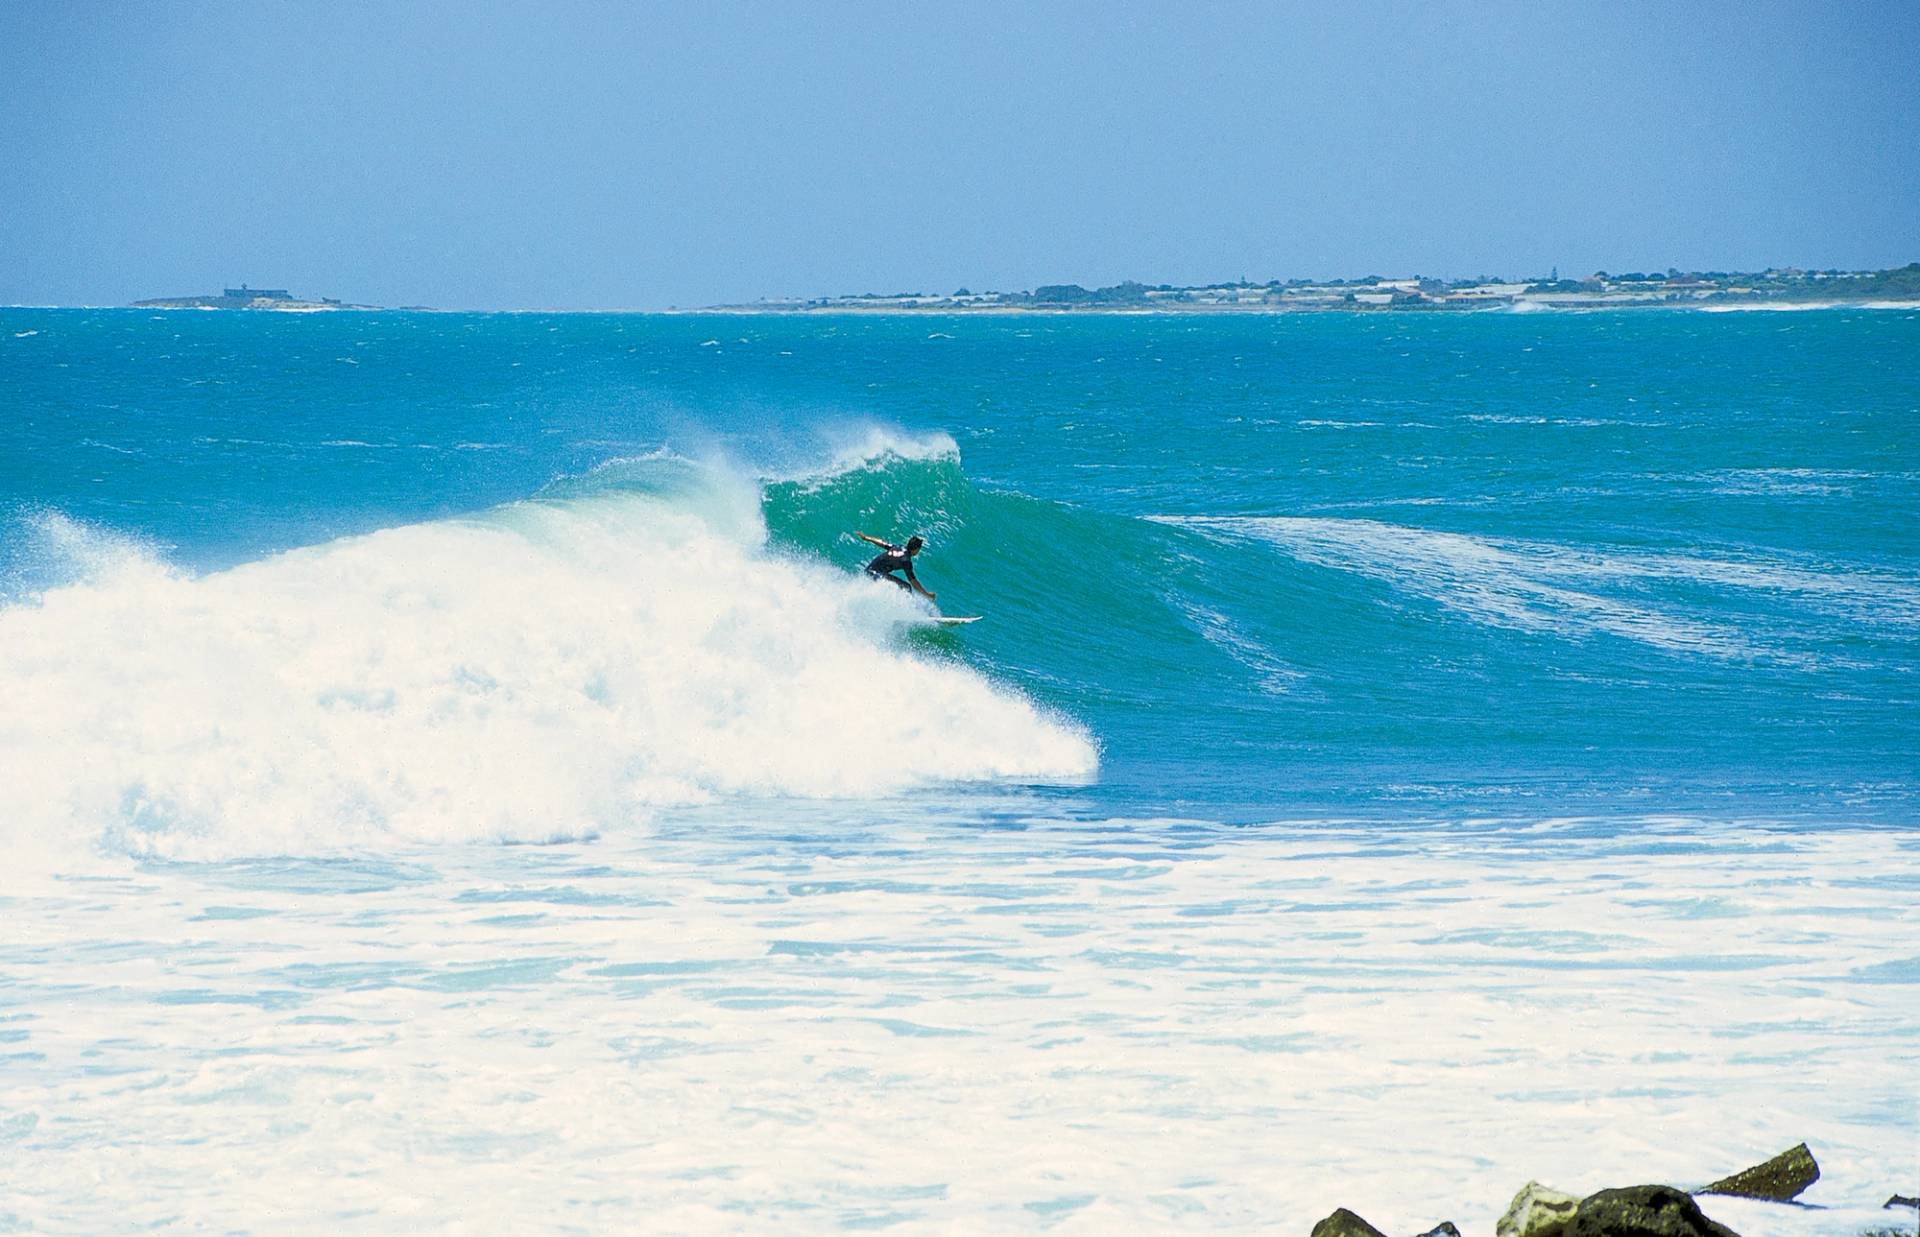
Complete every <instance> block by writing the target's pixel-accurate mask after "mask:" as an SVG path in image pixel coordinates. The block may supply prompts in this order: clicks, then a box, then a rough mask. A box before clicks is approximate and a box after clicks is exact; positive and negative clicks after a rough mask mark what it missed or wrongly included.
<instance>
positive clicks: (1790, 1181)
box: [1695, 1143, 1820, 1203]
mask: <svg viewBox="0 0 1920 1237" xmlns="http://www.w3.org/2000/svg"><path fill="white" fill-rule="evenodd" d="M1818 1180H1820V1166H1819V1165H1818V1164H1815V1163H1814V1162H1813V1152H1811V1151H1808V1150H1807V1144H1805V1143H1801V1144H1800V1145H1799V1146H1797V1147H1789V1148H1788V1149H1787V1150H1785V1151H1782V1152H1781V1153H1780V1154H1779V1155H1776V1156H1774V1157H1773V1158H1772V1159H1771V1160H1768V1161H1767V1162H1766V1163H1764V1164H1755V1165H1754V1166H1753V1167H1752V1168H1749V1169H1746V1170H1744V1171H1742V1172H1737V1173H1735V1174H1734V1175H1733V1176H1731V1177H1722V1178H1721V1179H1720V1180H1718V1181H1716V1182H1714V1183H1713V1184H1712V1185H1710V1186H1707V1187H1705V1188H1703V1189H1700V1190H1697V1191H1695V1193H1698V1194H1731V1195H1733V1196H1734V1197H1735V1198H1761V1199H1765V1200H1766V1201H1768V1202H1770V1203H1789V1202H1792V1201H1793V1200H1794V1199H1795V1198H1796V1197H1798V1196H1799V1194H1800V1191H1802V1190H1804V1189H1806V1188H1807V1187H1808V1186H1810V1185H1812V1184H1813V1183H1814V1182H1816V1181H1818Z"/></svg>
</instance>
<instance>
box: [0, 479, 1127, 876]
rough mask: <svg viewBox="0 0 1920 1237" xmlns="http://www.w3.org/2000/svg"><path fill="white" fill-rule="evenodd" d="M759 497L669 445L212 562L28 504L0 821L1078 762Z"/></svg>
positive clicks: (822, 782)
mask: <svg viewBox="0 0 1920 1237" xmlns="http://www.w3.org/2000/svg"><path fill="white" fill-rule="evenodd" d="M950 445H951V444H950V443H949V444H948V446H949V447H950ZM760 501H761V495H760V490H759V486H758V484H757V483H756V482H753V481H751V480H748V479H746V478H743V477H740V476H738V475H735V474H733V473H731V472H729V471H727V470H725V469H722V468H718V467H714V466H708V465H702V464H698V463H695V462H692V461H689V460H686V459H682V458H680V457H677V456H673V455H670V454H666V453H662V454H659V455H655V456H650V457H647V458H643V459H633V460H621V461H614V462H612V463H609V464H606V465H603V466H602V467H600V468H598V469H596V470H594V471H593V472H592V473H591V474H589V475H587V476H585V477H580V478H572V479H568V480H563V481H561V482H557V483H556V484H554V485H553V486H550V487H548V489H547V490H546V491H545V492H543V493H541V494H540V495H538V496H536V497H534V498H532V499H529V500H527V501H524V502H519V503H515V504H511V505H509V506H506V507H503V508H500V509H497V510H494V511H492V512H489V513H486V514H484V515H482V516H479V517H476V518H470V519H457V520H446V521H437V522H431V523H424V524H415V525H409V526H405V527H398V528H391V529H387V530H384V531H380V532H376V533H373V534H370V535H366V536H358V537H350V538H345V539H342V540H338V541H334V542H331V543H328V544H324V545H320V546H315V547H312V548H307V549H299V550H293V551H290V552H287V553H282V554H278V555H275V556H273V557H270V558H267V559H264V560H261V561H257V562H253V563H248V564H245V565H242V566H239V567H236V568H233V569H231V570H226V571H219V572H214V573H210V574H204V575H194V574H190V573H187V572H183V571H180V570H178V569H176V568H174V567H172V566H170V565H169V564H168V563H167V562H166V561H165V560H164V559H163V558H162V557H161V556H160V555H159V554H158V553H157V552H156V551H154V550H153V549H152V548H150V547H145V546H142V545H139V544H137V543H135V542H132V541H129V540H127V539H124V538H119V537H116V536H115V535H113V534H111V533H107V532H103V531H101V530H98V529H93V528H89V527H87V526H85V525H82V524H79V523H77V522H74V521H71V520H68V519H66V518H64V517H62V516H59V515H57V514H45V513H42V514H39V515H36V516H34V517H33V518H32V519H31V520H29V521H28V522H27V526H26V528H25V530H24V533H23V535H24V536H26V537H28V538H31V539H35V540H36V541H37V542H39V543H42V544H43V545H44V547H45V551H44V553H42V554H38V555H36V556H33V559H34V561H36V562H42V563H45V562H51V561H53V560H58V561H60V562H63V563H65V564H66V567H65V570H64V573H63V574H64V576H65V581H64V582H61V583H52V584H49V583H47V580H46V577H47V576H48V575H49V574H62V573H54V571H53V568H52V567H46V568H45V569H44V570H42V571H41V572H39V573H38V575H39V576H40V577H41V578H38V579H36V580H34V581H30V582H29V583H30V584H32V585H33V587H32V588H31V589H30V590H29V591H27V593H26V595H24V596H16V599H15V600H14V602H13V603H12V604H10V605H7V606H6V607H5V608H3V609H0V683H4V684H5V686H6V689H7V694H8V698H9V707H8V708H7V709H6V710H5V711H4V715H0V751H5V752H7V753H8V755H9V763H10V764H11V765H12V767H11V768H10V769H9V770H8V773H7V776H6V777H5V778H3V779H0V829H3V830H4V831H5V834H4V835H5V836H7V839H8V842H9V846H10V849H13V850H14V851H15V852H16V853H20V852H21V851H23V850H31V851H50V850H66V849H71V848H73V847H88V848H95V849H105V850H108V851H110V852H122V853H134V854H141V855H153V856H160V857H169V858H214V857H224V856H231V855H242V854H283V853H292V854H306V853H313V852H324V851H331V850H338V849H348V848H361V847H369V846H379V845H382V844H384V843H386V842H389V841H395V840H397V841H402V842H434V841H459V840H468V839H492V840H545V839H554V838H560V837H569V836H580V835H585V834H590V833H593V832H595V831H598V830H602V829H606V828H611V827H618V826H621V825H623V824H630V823H632V822H635V821H637V820H643V819H644V818H645V817H646V816H647V814H648V813H649V812H650V811H652V810H654V809H658V808H662V807H669V806H676V805H686V804H695V803H702V802H710V801H715V800H723V799H745V798H756V797H856V798H868V797H883V796H889V795H894V794H898V793H901V792H904V791H909V790H912V789H914V788H918V787H926V786H931V785H938V784H942V783H950V782H962V781H974V780H981V779H995V780H1012V781H1018V782H1060V781H1077V780H1083V779H1085V778H1087V777H1089V776H1091V775H1092V774H1093V772H1094V770H1095V768H1096V764H1097V753H1096V749H1095V745H1094V743H1093V741H1092V739H1091V738H1090V737H1089V735H1088V734H1087V733H1086V732H1085V731H1084V730H1083V729H1082V728H1080V727H1079V726H1078V725H1076V724H1074V723H1072V722H1071V721H1068V720H1065V719H1063V718H1060V717H1057V716H1053V715H1051V714H1049V713H1048V712H1047V711H1046V710H1044V709H1042V708H1041V707H1039V706H1036V705H1035V704H1034V703H1032V702H1030V701H1029V700H1028V699H1027V698H1026V697H1025V696H1024V695H1022V694H1021V693H1020V692H1019V691H1017V690H1016V689H1014V688H1012V687H1009V686H1007V685H1005V684H1003V683H998V682H995V681H993V680H991V679H989V678H988V677H987V676H986V675H984V674H982V673H980V672H978V671H976V670H974V669H970V668H968V667H966V666H964V665H961V664H958V663H957V662H955V661H953V660H951V659H941V658H938V657H936V656H933V655H931V654H928V653H924V652H917V651H915V650H914V649H913V648H911V647H904V646H903V644H902V642H901V641H900V640H899V639H898V631H899V624H900V622H901V620H903V619H907V618H910V617H912V616H913V615H914V614H915V613H916V612H915V611H914V609H913V606H912V603H911V602H910V601H909V600H908V599H907V598H906V597H905V596H904V595H901V594H897V593H895V592H894V590H891V589H883V588H878V587H876V586H874V585H872V584H871V583H870V582H867V581H865V580H862V579H859V578H858V577H857V576H855V575H853V574H851V573H848V572H845V571H837V570H833V569H831V568H829V567H826V566H823V565H821V564H819V563H818V562H817V560H816V561H808V560H804V559H801V558H799V557H798V556H794V555H790V554H782V553H775V552H770V550H769V547H768V537H767V531H766V526H765V523H764V520H763V517H762V515H761V510H760ZM16 591H17V590H16Z"/></svg>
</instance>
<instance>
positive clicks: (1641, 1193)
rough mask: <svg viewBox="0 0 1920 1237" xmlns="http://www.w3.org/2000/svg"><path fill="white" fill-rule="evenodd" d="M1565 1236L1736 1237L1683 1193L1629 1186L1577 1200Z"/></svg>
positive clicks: (1653, 1187)
mask: <svg viewBox="0 0 1920 1237" xmlns="http://www.w3.org/2000/svg"><path fill="white" fill-rule="evenodd" d="M1564 1234H1565V1237H1739V1234H1738V1233H1735V1232H1734V1231H1733V1230H1732V1229H1730V1228H1728V1227H1727V1226H1726V1225H1724V1224H1718V1223H1715V1222H1714V1221H1713V1220H1710V1219H1708V1218H1707V1216H1706V1213H1704V1212H1702V1211H1701V1210H1700V1204H1698V1203H1696V1202H1694V1201H1693V1196H1692V1195H1691V1194H1688V1193H1687V1192H1686V1191H1685V1190H1676V1189H1674V1188H1673V1187H1672V1186H1670V1185H1630V1186H1627V1187H1626V1188H1625V1189H1620V1190H1602V1191H1600V1192H1599V1193H1598V1194H1589V1195H1588V1196H1587V1197H1585V1198H1583V1199H1581V1200H1580V1206H1579V1208H1578V1209H1577V1210H1575V1212H1574V1213H1573V1222H1572V1223H1570V1224H1568V1225H1567V1226H1566V1229H1565V1230H1564Z"/></svg>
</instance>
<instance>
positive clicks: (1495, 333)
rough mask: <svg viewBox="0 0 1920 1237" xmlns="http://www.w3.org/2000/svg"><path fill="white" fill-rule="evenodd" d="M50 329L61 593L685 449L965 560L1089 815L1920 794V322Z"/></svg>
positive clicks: (951, 588)
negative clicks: (77, 573)
mask: <svg viewBox="0 0 1920 1237" xmlns="http://www.w3.org/2000/svg"><path fill="white" fill-rule="evenodd" d="M5 326H6V328H7V329H6V330H5V331H4V332H0V346H4V348H5V353H4V355H5V369H4V371H0V372H3V374H4V377H0V382H4V386H3V387H0V400H3V401H4V404H5V406H6V407H7V408H8V410H9V413H10V416H9V418H8V421H7V423H6V425H5V427H4V429H3V430H0V433H4V438H0V469H3V470H4V471H0V501H4V503H5V504H6V506H7V508H8V509H9V511H8V514H9V518H10V520H11V521H12V523H11V527H12V529H13V534H12V535H11V536H10V537H9V538H8V541H7V555H8V557H7V560H5V562H4V566H3V567H0V570H4V571H5V572H7V574H8V578H10V579H11V580H12V581H13V582H14V583H13V585H12V591H13V593H14V595H16V596H19V595H22V594H23V593H25V592H27V591H28V590H31V589H32V588H35V587H40V586H43V585H44V584H46V583H49V582H52V581H56V580H58V579H60V578H62V577H61V575H60V573H61V572H62V571H66V570H70V569H71V564H67V563H62V562H60V561H58V557H57V556H55V555H49V554H48V553H47V552H46V546H45V544H44V542H45V540H46V539H45V538H44V537H40V538H36V537H34V536H32V535H22V533H21V528H22V524H21V521H22V520H26V521H28V522H29V523H31V521H33V520H35V519H43V518H44V517H45V516H46V515H47V514H48V513H57V514H58V515H59V516H61V517H64V518H66V519H69V520H73V521H78V522H81V523H83V524H84V525H86V526H87V527H88V528H89V529H91V530H96V531H97V532H98V533H100V534H101V535H103V536H116V537H127V538H133V539H136V540H138V541H139V542H140V543H142V544H144V545H147V546H150V547H153V548H154V549H155V552H156V553H157V554H158V555H159V556H160V557H162V558H163V559H164V560H165V561H167V562H169V563H171V564H175V565H178V566H180V567H183V568H185V569H187V570H191V571H206V570H213V569H218V568H222V567H227V566H231V565H233V564H236V563H241V562H246V561H251V560H257V559H260V558H263V557H265V556H267V555H269V554H272V553H275V552H278V551H283V550H287V549H290V548H293V547H297V546H304V545H311V544H315V543H319V542H324V541H327V540H329V539H332V538H337V537H339V536H342V535H346V534H354V533H364V532H369V531H372V530H375V529H379V528H383V527H388V526H394V525H402V524H412V523H418V522H421V521H430V520H436V519H445V518H448V517H453V516H461V515H471V514H474V513H480V512H486V511H489V510H497V509H498V508H500V507H501V506H502V505H505V504H512V503H517V502H526V501H528V500H533V499H540V498H542V497H543V496H544V497H546V498H549V499H551V498H552V496H554V495H556V494H562V493H564V494H566V495H570V496H572V499H573V500H576V501H583V500H584V497H585V496H586V495H589V494H592V493H595V492H599V493H603V494H604V493H613V494H618V493H621V492H623V490H625V489H633V490H636V491H645V490H647V488H648V487H649V486H650V485H652V484H654V482H655V480H657V479H658V478H657V476H656V474H659V473H661V471H662V470H663V469H669V468H670V467H671V465H670V464H669V463H668V462H665V461H662V460H661V459H659V458H657V457H658V455H659V453H662V452H671V453H675V454H676V455H680V456H685V457H687V458H690V459H694V460H700V461H706V462H712V465H713V466H714V467H718V468H724V469H726V470H729V471H730V472H731V473H733V474H736V475H739V476H741V477H745V478H749V479H751V480H752V481H753V482H754V483H755V484H758V485H759V486H760V489H761V495H762V500H761V501H762V507H763V510H764V517H765V532H766V536H767V538H768V545H767V547H766V549H765V551H756V552H766V553H773V554H790V555H794V556H799V557H803V558H805V559H807V560H808V561H812V562H818V563H820V564H822V565H826V566H831V567H833V568H836V569H840V570H851V569H852V568H854V567H856V566H857V565H858V563H859V562H861V561H863V560H864V555H863V549H864V547H862V546H860V545H859V544H858V543H856V542H854V541H853V540H852V539H851V537H850V536H849V535H848V534H849V530H851V529H853V528H855V527H856V526H864V527H867V529H868V531H871V532H877V533H880V534H883V535H886V536H890V537H894V538H895V539H897V540H904V538H905V535H906V534H907V533H909V532H912V531H920V532H922V533H924V534H926V535H927V536H928V537H929V538H930V539H931V542H932V549H931V551H930V552H929V553H928V554H927V556H926V558H924V559H923V560H922V562H923V566H924V568H925V574H926V576H927V578H928V580H929V582H930V583H931V584H932V585H933V586H934V587H935V588H936V589H937V590H941V591H942V592H943V604H944V605H945V606H946V607H947V608H948V609H949V611H950V612H966V613H983V614H986V615H988V616H989V618H990V621H989V622H987V623H983V624H980V625H978V626H977V627H975V628H974V629H973V630H970V631H968V632H966V633H965V634H964V635H956V636H955V637H953V638H952V639H951V640H948V641H943V642H939V643H931V642H929V643H928V644H926V645H924V646H922V647H921V648H920V649H919V650H918V652H919V654H920V655H921V656H923V657H932V658H952V659H957V660H959V661H961V662H963V663H965V664H966V665H969V666H972V667H976V668H978V669H979V670H981V671H982V672H984V673H985V674H986V675H988V676H990V677H991V678H992V679H994V680H996V681H998V682H1002V683H1006V684H1010V685H1013V686H1015V687H1017V688H1018V689H1019V690H1021V691H1023V692H1026V693H1028V694H1030V695H1031V696H1032V697H1033V698H1035V699H1036V700H1039V701H1041V702H1044V703H1045V704H1046V705H1048V706H1050V707H1052V708H1055V709H1057V710H1059V711H1060V712H1061V713H1063V714H1065V715H1066V716H1068V717H1070V718H1073V719H1076V720H1078V721H1079V722H1080V723H1081V724H1082V725H1084V726H1085V727H1086V728H1087V729H1088V730H1090V731H1091V732H1092V734H1093V735H1094V736H1095V737H1096V739H1097V741H1098V742H1099V744H1100V745H1101V749H1102V759H1101V769H1100V775H1099V777H1098V779H1097V780H1096V781H1095V783H1094V784H1093V785H1090V786H1085V787H1081V788H1078V789H1076V790H1074V791H1073V792H1072V793H1071V794H1069V795H1068V796H1067V799H1066V802H1065V803H1064V804H1063V809H1062V810H1073V811H1079V810H1083V809H1084V810H1092V811H1102V812H1104V811H1118V812H1126V813H1140V812H1159V811H1181V812H1189V811H1190V812H1194V813H1197V814H1199V815H1201V816H1205V817H1208V818H1221V819H1234V820H1255V819H1258V818H1260V817H1261V816H1262V815H1263V814H1265V813H1268V812H1270V811H1271V810H1272V809H1273V808H1274V807H1275V806H1276V805H1285V806H1286V807H1288V808H1294V807H1299V806H1302V805H1318V806H1323V807H1326V808H1328V809H1330V810H1345V809H1348V808H1352V807H1355V806H1367V807H1368V809H1369V810H1372V808H1373V806H1375V805H1377V806H1378V807H1379V810H1381V811H1383V812H1386V813H1389V814H1401V813H1405V812H1410V811H1426V810H1428V809H1432V810H1434V811H1436V812H1439V813H1443V814H1444V813H1445V812H1448V811H1453V810H1458V809H1464V808H1468V807H1471V808H1472V809H1474V810H1488V809H1496V808H1497V809H1499V810H1506V809H1507V808H1514V809H1515V810H1518V811H1521V812H1532V811H1542V810H1544V811H1555V810H1560V809H1561V808H1564V807H1566V806H1567V805H1569V804H1570V803H1571V804H1575V805H1578V806H1579V807H1580V808H1582V809H1583V810H1608V809H1610V808H1615V807H1618V806H1620V805H1621V804H1622V803H1630V804H1632V805H1634V807H1635V809H1636V810H1638V809H1639V808H1641V807H1648V808H1654V809H1660V810H1666V809H1684V810H1689V811H1691V810H1696V809H1698V810H1701V811H1709V812H1715V813H1734V812H1742V813H1744V812H1759V813H1763V814H1764V813H1791V814H1799V813H1802V812H1809V811H1811V812H1826V813H1833V812H1844V813H1845V814H1847V815H1849V816H1852V815H1858V814H1863V813H1864V814H1868V815H1872V816H1874V817H1876V818H1890V819H1899V820H1909V819H1911V817H1912V814H1913V808H1914V806H1915V800H1914V789H1915V777H1914V774H1915V753H1916V752H1917V751H1920V710H1916V708H1915V703H1916V683H1915V673H1914V672H1915V669H1916V666H1917V665H1920V657H1917V656H1916V653H1917V651H1920V532H1917V531H1916V522H1915V520H1914V519H1913V513H1914V512H1915V511H1916V510H1920V418H1917V417H1916V409H1917V408H1920V377H1917V376H1916V367H1915V365H1914V363H1913V362H1914V360H1915V358H1916V356H1920V321H1916V319H1915V316H1914V315H1913V314H1910V313H1884V312H1882V313H1875V312H1826V313H1805V314H1795V315H1766V314H1747V315H1738V314H1724V315H1709V314H1697V313H1643V314H1614V315H1579V316H1575V315H1559V316H1555V315H1531V316H1529V315H1503V314H1483V315H1473V316H1446V317H1440V316H1434V317H1419V316H1408V315H1397V316H1394V317H1391V318H1384V317H1364V316H1362V317H1345V316H1313V317H1228V318H1210V319H1190V318H1071V317H1019V318H968V319H962V320H953V319H941V318H917V317H909V318H848V317H838V318H715V317H684V318H678V317H669V318H660V317H651V318H649V317H621V316H588V315H568V316H541V315H491V316H488V315H444V316H443V315H361V314H354V315H337V316H331V317H319V318H292V317H286V316H274V317H268V316H232V315H222V314H197V315H195V314H177V313H176V314H167V315H150V314H142V313H136V312H128V311H117V312H87V311H47V312H37V311H9V313H8V315H7V320H6V323H5ZM889 435H897V436H899V438H900V443H898V444H894V445H895V447H896V448H898V449H899V450H901V451H902V452H903V454H904V455H906V456H909V457H914V458H902V457H901V455H896V454H891V453H887V450H886V449H887V446H888V444H889V442H890V441H891V440H890V438H889ZM930 436H931V437H930ZM936 439H937V440H938V442H936V441H935V440H936ZM939 442H945V443H950V444H951V446H952V450H950V451H949V450H945V449H943V448H942V447H941V446H940V445H938V444H939ZM930 443H933V444H934V445H929V444H930ZM862 444H864V445H865V446H868V447H872V448H873V449H874V451H875V452H876V454H875V456H874V458H870V459H866V460H864V461H863V462H860V463H859V464H858V466H854V465H853V464H851V463H850V462H849V459H848V449H849V447H850V446H859V445H862ZM901 444H905V445H904V446H902V445H901ZM648 457H656V458H652V459H649V458H648ZM836 458H839V460H840V465H839V470H838V471H834V466H833V465H832V464H831V463H830V461H833V460H834V459H836ZM722 461H724V462H722ZM610 462H611V468H610V467H609V465H610ZM596 470H600V471H599V472H596ZM779 477H787V478H797V479H789V480H769V478H779ZM558 501H566V500H558ZM702 586H703V587H712V588H713V589H715V590H729V589H731V590H739V591H743V592H750V591H751V590H752V588H753V583H752V580H751V578H750V572H748V573H740V574H735V575H733V576H731V577H728V578H724V579H722V578H712V579H709V580H707V581H703V582H702ZM876 673H877V675H878V677H883V678H885V677H890V676H889V675H887V674H882V673H879V672H876ZM895 682H896V685H897V686H900V687H902V688H903V689H904V688H905V687H906V683H905V682H903V681H900V680H898V679H897V678H896V679H895Z"/></svg>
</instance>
